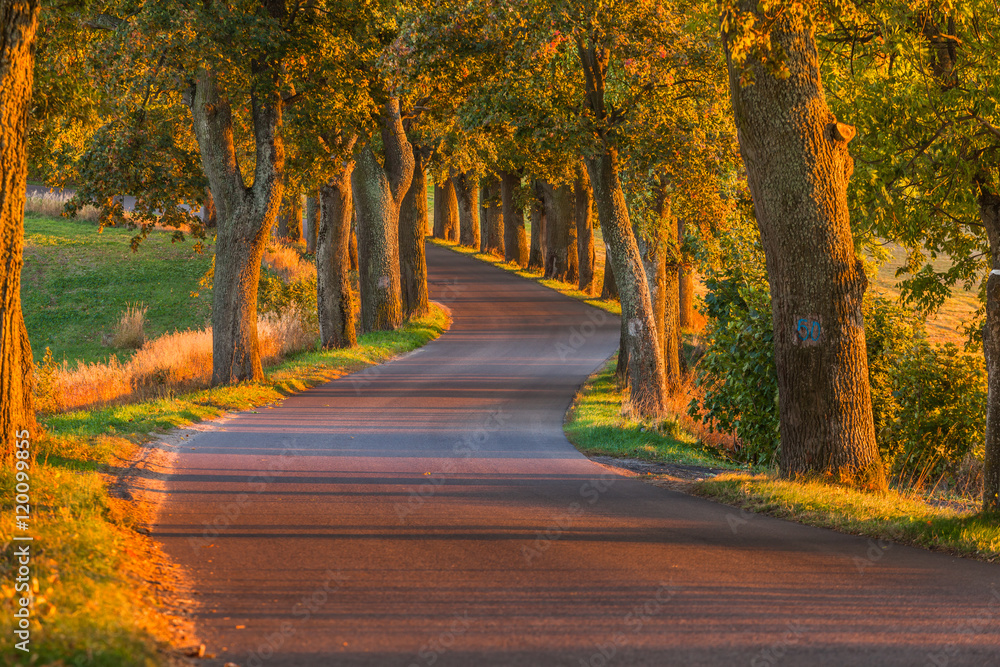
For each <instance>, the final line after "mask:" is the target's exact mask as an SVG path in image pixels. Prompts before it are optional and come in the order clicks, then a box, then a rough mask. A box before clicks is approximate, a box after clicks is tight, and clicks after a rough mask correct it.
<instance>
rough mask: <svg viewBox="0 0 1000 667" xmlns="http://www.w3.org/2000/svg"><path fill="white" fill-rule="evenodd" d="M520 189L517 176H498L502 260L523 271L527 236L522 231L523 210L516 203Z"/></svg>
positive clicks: (519, 181)
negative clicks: (502, 247)
mask: <svg viewBox="0 0 1000 667" xmlns="http://www.w3.org/2000/svg"><path fill="white" fill-rule="evenodd" d="M520 187H521V177H520V176H519V175H517V174H508V173H506V172H505V173H502V174H501V175H500V199H501V201H502V205H503V246H504V260H505V261H507V262H512V263H514V264H517V265H518V266H519V267H521V268H522V269H523V268H525V267H526V266H528V234H527V232H526V231H525V229H524V209H523V208H521V205H520V204H519V203H518V201H517V195H518V192H517V191H518V189H519V188H520Z"/></svg>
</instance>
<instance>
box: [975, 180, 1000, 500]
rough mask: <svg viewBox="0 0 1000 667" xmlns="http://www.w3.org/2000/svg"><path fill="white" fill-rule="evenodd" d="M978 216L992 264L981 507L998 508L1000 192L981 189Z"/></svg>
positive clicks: (985, 345) (985, 348)
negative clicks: (988, 246) (988, 247)
mask: <svg viewBox="0 0 1000 667" xmlns="http://www.w3.org/2000/svg"><path fill="white" fill-rule="evenodd" d="M979 216H980V219H981V220H982V221H983V226H984V227H985V228H986V234H987V237H988V239H989V243H990V255H991V259H992V265H991V267H990V275H989V277H988V278H987V280H986V322H985V323H984V324H983V354H984V355H985V357H986V378H987V379H986V383H987V400H986V446H985V451H984V457H983V458H984V469H983V511H984V512H1000V196H997V195H996V194H994V193H992V192H981V193H980V196H979Z"/></svg>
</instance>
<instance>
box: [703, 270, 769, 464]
mask: <svg viewBox="0 0 1000 667" xmlns="http://www.w3.org/2000/svg"><path fill="white" fill-rule="evenodd" d="M705 284H706V286H707V287H708V293H707V294H706V296H705V314H706V315H707V316H708V318H709V319H708V326H707V328H706V330H705V346H706V348H705V354H704V355H703V356H702V358H701V361H700V362H699V363H698V365H697V367H696V368H695V387H697V388H698V389H699V390H700V396H698V397H696V398H695V399H694V400H693V401H692V402H691V404H690V406H689V408H688V412H689V414H690V415H691V416H692V417H694V418H696V419H700V420H701V421H702V422H703V423H705V424H706V425H707V426H708V428H709V429H710V430H712V431H722V432H726V433H731V434H733V435H734V436H735V438H736V446H735V451H734V452H733V454H734V456H735V458H737V459H739V460H741V461H745V462H747V463H752V464H761V463H773V462H774V461H775V458H776V454H777V447H778V442H779V438H778V435H779V434H778V405H777V401H778V379H777V373H776V371H775V366H774V334H773V328H772V325H771V298H770V294H769V292H768V291H767V287H766V286H762V285H760V284H753V283H751V282H749V281H747V280H745V279H744V278H742V277H741V276H740V275H739V274H737V273H726V274H723V276H721V277H711V278H708V279H706V281H705Z"/></svg>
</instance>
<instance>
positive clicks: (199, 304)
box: [21, 215, 212, 362]
mask: <svg viewBox="0 0 1000 667" xmlns="http://www.w3.org/2000/svg"><path fill="white" fill-rule="evenodd" d="M97 230H98V228H97V226H96V225H95V224H93V223H90V222H81V221H76V220H65V219H58V218H48V217H40V216H33V215H29V216H27V217H25V220H24V236H25V248H24V270H23V271H22V273H21V284H22V287H21V299H22V309H23V311H24V319H25V324H26V325H27V328H28V336H29V339H30V340H31V348H32V352H33V353H34V356H35V361H36V362H37V361H40V360H41V359H42V356H43V355H44V354H45V348H46V347H49V348H51V349H52V354H53V357H54V358H55V359H56V361H62V360H63V359H68V360H69V361H70V362H75V361H78V360H79V361H86V362H97V361H101V362H103V361H106V360H107V359H108V358H109V357H111V356H112V355H117V356H118V357H119V358H120V359H121V360H124V359H125V358H127V357H129V356H131V354H132V352H131V351H127V350H116V349H113V348H110V347H108V346H107V345H106V344H104V343H103V342H102V338H104V337H105V336H107V335H108V334H109V333H110V332H111V328H112V326H113V325H114V323H115V322H116V321H117V320H118V319H119V316H120V315H121V313H122V312H123V311H124V310H125V307H126V304H130V303H142V304H145V305H146V306H148V307H149V309H148V311H147V312H146V334H147V337H149V338H155V337H157V336H160V335H162V334H164V333H166V332H168V331H182V330H184V329H200V328H202V327H203V326H205V322H206V320H207V319H208V317H209V311H210V307H211V293H210V292H208V291H205V290H200V289H199V287H198V279H199V278H200V277H201V276H202V275H204V274H205V272H206V271H207V270H208V268H209V266H211V263H212V248H211V247H210V246H209V247H207V248H206V249H205V252H204V253H202V254H198V253H196V252H194V250H193V243H192V242H190V241H188V242H184V243H172V242H171V240H170V238H171V234H170V233H169V232H164V231H156V232H153V233H152V234H150V236H149V238H148V239H146V241H144V242H143V244H142V246H141V248H140V249H139V251H138V252H132V251H131V250H130V249H129V243H128V241H129V239H130V238H131V237H132V236H133V234H134V232H130V231H128V230H125V229H113V228H106V229H104V231H103V232H101V233H98V231H97Z"/></svg>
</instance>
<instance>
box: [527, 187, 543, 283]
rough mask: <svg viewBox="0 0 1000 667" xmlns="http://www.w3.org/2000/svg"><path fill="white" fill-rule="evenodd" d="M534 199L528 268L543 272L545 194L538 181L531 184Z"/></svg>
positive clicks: (532, 202) (532, 201) (532, 203)
mask: <svg viewBox="0 0 1000 667" xmlns="http://www.w3.org/2000/svg"><path fill="white" fill-rule="evenodd" d="M531 188H532V191H533V192H534V193H535V197H534V198H533V199H532V200H531V249H530V250H529V251H528V268H529V269H532V270H535V271H544V270H545V193H544V192H543V191H542V186H541V183H540V181H533V182H532V184H531Z"/></svg>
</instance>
